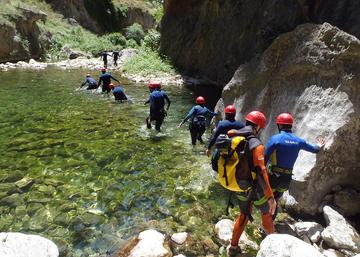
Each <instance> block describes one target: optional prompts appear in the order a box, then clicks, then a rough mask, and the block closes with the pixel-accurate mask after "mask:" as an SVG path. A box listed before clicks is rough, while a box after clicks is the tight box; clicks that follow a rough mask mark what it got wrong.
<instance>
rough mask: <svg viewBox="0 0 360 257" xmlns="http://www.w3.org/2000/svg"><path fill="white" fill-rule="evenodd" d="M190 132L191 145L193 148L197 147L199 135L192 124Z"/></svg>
mask: <svg viewBox="0 0 360 257" xmlns="http://www.w3.org/2000/svg"><path fill="white" fill-rule="evenodd" d="M189 131H190V136H191V144H192V145H193V146H195V145H196V137H197V135H198V131H197V128H196V126H195V125H192V124H190V125H189Z"/></svg>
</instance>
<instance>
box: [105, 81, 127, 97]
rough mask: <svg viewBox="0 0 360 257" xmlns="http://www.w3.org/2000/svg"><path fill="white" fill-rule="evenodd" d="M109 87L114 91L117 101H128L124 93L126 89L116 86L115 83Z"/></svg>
mask: <svg viewBox="0 0 360 257" xmlns="http://www.w3.org/2000/svg"><path fill="white" fill-rule="evenodd" d="M109 87H110V89H111V90H112V93H113V95H114V97H115V101H125V100H128V98H127V96H126V95H125V93H124V89H123V88H122V87H121V86H120V85H114V84H113V83H110V85H109Z"/></svg>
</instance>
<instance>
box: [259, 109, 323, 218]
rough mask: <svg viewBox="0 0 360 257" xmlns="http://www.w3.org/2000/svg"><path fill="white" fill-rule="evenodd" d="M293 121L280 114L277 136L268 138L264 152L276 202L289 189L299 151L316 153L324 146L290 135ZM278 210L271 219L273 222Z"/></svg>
mask: <svg viewBox="0 0 360 257" xmlns="http://www.w3.org/2000/svg"><path fill="white" fill-rule="evenodd" d="M293 122H294V119H293V117H292V116H291V114H289V113H281V114H280V115H279V116H278V117H277V119H276V124H277V126H278V129H279V134H277V135H274V136H272V137H271V138H270V140H269V142H268V143H267V145H266V150H265V163H269V164H270V165H269V169H268V171H269V179H270V185H271V188H272V191H273V193H274V196H275V200H276V201H278V200H279V199H280V198H281V196H282V195H283V194H284V192H285V191H287V190H288V189H289V186H290V182H291V180H292V171H293V168H294V164H295V161H296V159H297V157H298V154H299V152H300V150H305V151H307V152H311V153H318V152H319V151H320V150H322V149H323V148H324V146H325V141H324V140H323V139H319V141H318V144H317V145H312V144H309V143H307V142H306V141H305V140H304V139H302V138H300V137H297V136H296V135H294V134H293V133H292V125H293ZM277 212H278V209H276V212H275V214H274V215H273V219H274V220H275V218H276V215H277Z"/></svg>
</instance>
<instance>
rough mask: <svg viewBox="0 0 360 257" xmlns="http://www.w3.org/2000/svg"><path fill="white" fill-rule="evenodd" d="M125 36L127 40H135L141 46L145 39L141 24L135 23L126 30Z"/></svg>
mask: <svg viewBox="0 0 360 257" xmlns="http://www.w3.org/2000/svg"><path fill="white" fill-rule="evenodd" d="M125 35H126V38H127V39H134V40H135V41H136V43H138V44H139V45H140V44H141V40H143V39H144V36H145V32H144V30H143V27H142V26H141V25H140V24H139V23H134V24H132V25H131V26H129V27H127V28H126V29H125Z"/></svg>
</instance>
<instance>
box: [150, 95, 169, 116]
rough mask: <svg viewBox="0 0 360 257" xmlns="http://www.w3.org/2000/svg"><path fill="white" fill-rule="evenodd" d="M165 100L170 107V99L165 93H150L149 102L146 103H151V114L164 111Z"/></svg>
mask: <svg viewBox="0 0 360 257" xmlns="http://www.w3.org/2000/svg"><path fill="white" fill-rule="evenodd" d="M165 100H166V101H167V102H168V105H170V103H171V102H170V99H169V97H168V96H167V94H166V93H165V92H164V91H158V90H154V91H152V92H151V93H150V97H149V100H147V101H146V102H145V103H150V114H152V113H156V112H159V111H161V110H162V109H164V106H165Z"/></svg>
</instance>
